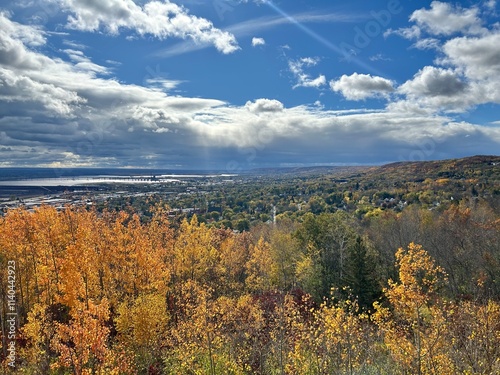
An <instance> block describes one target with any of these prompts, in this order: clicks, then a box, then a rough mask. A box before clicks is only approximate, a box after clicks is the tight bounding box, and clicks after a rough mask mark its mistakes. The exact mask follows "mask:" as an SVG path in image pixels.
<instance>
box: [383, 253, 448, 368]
mask: <svg viewBox="0 0 500 375" xmlns="http://www.w3.org/2000/svg"><path fill="white" fill-rule="evenodd" d="M396 266H397V268H398V270H399V281H393V280H389V286H388V288H386V289H385V290H384V295H385V297H386V298H387V300H388V302H389V303H390V306H391V308H390V309H389V308H386V307H382V306H381V305H380V304H378V303H377V304H376V305H375V308H376V312H375V314H374V316H373V318H374V321H375V322H376V323H377V325H378V326H379V328H380V329H381V331H382V333H383V334H384V342H385V344H386V345H387V347H388V349H389V351H390V353H391V355H392V356H393V358H394V360H395V362H396V363H397V364H398V365H399V366H400V367H401V369H402V370H403V371H409V372H410V373H413V374H418V375H422V374H453V373H454V371H453V367H452V364H451V361H450V360H449V357H448V356H447V355H446V351H447V350H446V345H447V343H446V340H445V336H444V329H445V326H446V320H445V318H444V316H443V308H442V306H440V300H439V299H438V298H437V295H436V293H437V290H438V288H439V286H440V285H441V283H442V282H443V281H445V280H446V273H445V272H444V270H443V269H442V268H441V267H439V266H437V265H436V264H435V262H434V260H433V259H432V258H431V257H430V256H429V255H428V254H427V252H426V251H425V250H424V249H423V248H422V246H420V245H417V244H414V243H410V244H409V245H408V249H403V248H400V249H398V251H397V252H396Z"/></svg>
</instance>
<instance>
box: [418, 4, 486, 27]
mask: <svg viewBox="0 0 500 375" xmlns="http://www.w3.org/2000/svg"><path fill="white" fill-rule="evenodd" d="M410 21H414V22H416V23H417V25H418V26H420V27H421V28H423V29H425V30H426V31H428V32H429V33H431V34H434V35H452V34H455V33H462V34H472V35H478V34H483V33H484V32H485V31H486V30H485V29H484V28H483V27H482V26H481V24H482V22H481V19H480V18H479V9H478V8H477V7H472V8H469V9H464V8H460V7H453V6H452V5H451V4H449V3H443V2H440V1H433V2H432V3H431V9H429V10H428V9H424V8H422V9H419V10H416V11H414V12H413V14H412V15H411V17H410Z"/></svg>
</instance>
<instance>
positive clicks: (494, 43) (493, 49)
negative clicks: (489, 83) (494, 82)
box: [443, 31, 500, 79]
mask: <svg viewBox="0 0 500 375" xmlns="http://www.w3.org/2000/svg"><path fill="white" fill-rule="evenodd" d="M443 52H444V53H445V54H446V58H445V59H444V60H443V62H445V63H450V64H453V65H455V66H457V67H459V68H461V69H462V70H463V71H464V73H465V74H466V75H467V77H469V78H472V79H496V77H498V76H499V74H500V32H498V31H496V32H492V33H490V34H488V35H485V36H483V37H461V38H455V39H451V40H449V41H448V42H446V43H445V45H444V46H443Z"/></svg>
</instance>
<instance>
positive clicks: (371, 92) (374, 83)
mask: <svg viewBox="0 0 500 375" xmlns="http://www.w3.org/2000/svg"><path fill="white" fill-rule="evenodd" d="M330 88H331V89H332V90H333V91H335V92H340V93H341V94H342V95H343V96H344V97H345V98H346V99H349V100H364V99H367V98H372V97H386V96H387V95H388V94H389V93H391V92H393V91H394V86H393V83H392V82H391V81H390V80H388V79H386V78H382V77H377V76H371V75H369V74H358V73H353V74H351V75H350V76H348V75H345V74H344V75H342V77H340V79H338V80H336V81H335V80H332V81H330Z"/></svg>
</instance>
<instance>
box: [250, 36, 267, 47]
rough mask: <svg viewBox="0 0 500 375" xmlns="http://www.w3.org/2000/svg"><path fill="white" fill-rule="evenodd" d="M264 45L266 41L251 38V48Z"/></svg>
mask: <svg viewBox="0 0 500 375" xmlns="http://www.w3.org/2000/svg"><path fill="white" fill-rule="evenodd" d="M265 44H266V41H265V40H264V39H263V38H255V37H253V38H252V47H257V46H263V45H265Z"/></svg>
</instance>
